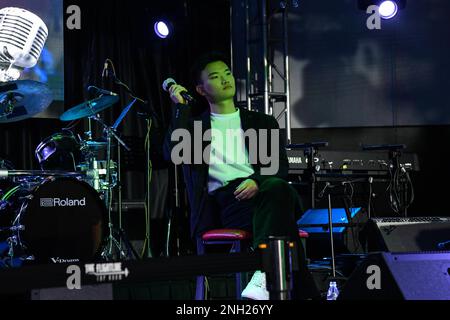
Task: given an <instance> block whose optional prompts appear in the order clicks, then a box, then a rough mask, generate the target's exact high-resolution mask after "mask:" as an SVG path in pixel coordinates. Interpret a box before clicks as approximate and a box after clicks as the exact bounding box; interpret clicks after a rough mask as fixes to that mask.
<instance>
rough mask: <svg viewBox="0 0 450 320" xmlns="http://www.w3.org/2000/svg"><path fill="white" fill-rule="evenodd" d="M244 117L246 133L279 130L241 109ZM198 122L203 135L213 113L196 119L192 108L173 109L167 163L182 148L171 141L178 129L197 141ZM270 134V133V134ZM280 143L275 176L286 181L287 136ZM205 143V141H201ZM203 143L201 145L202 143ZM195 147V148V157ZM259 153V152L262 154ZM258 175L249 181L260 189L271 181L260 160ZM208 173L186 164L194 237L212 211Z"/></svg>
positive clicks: (271, 121) (202, 167) (270, 119)
mask: <svg viewBox="0 0 450 320" xmlns="http://www.w3.org/2000/svg"><path fill="white" fill-rule="evenodd" d="M240 115H241V125H242V129H243V130H244V131H246V130H247V129H251V128H252V129H255V130H256V131H257V132H258V129H269V130H270V129H279V126H278V122H277V121H276V120H275V118H274V117H272V116H268V115H266V114H263V113H258V112H253V111H248V110H246V109H240ZM194 121H201V123H202V134H201V137H203V133H204V132H205V131H207V130H208V129H211V118H210V112H209V110H208V111H207V112H205V113H203V114H202V115H201V116H200V117H192V116H191V109H190V107H188V106H186V105H182V104H178V105H176V106H175V107H174V109H173V114H172V121H171V124H170V126H169V130H168V132H167V134H166V139H165V143H164V157H165V158H166V160H167V161H170V159H171V151H172V148H173V147H174V146H175V145H176V144H178V142H172V141H171V135H172V132H173V131H174V130H176V129H179V128H183V129H187V130H188V131H189V132H190V133H191V137H194V129H193V128H194ZM269 133H270V131H269ZM279 136H280V142H279V159H278V160H279V169H278V173H277V174H276V175H273V176H277V177H280V178H283V179H285V178H286V177H287V174H288V160H287V155H286V148H285V142H284V138H283V136H282V135H281V134H280V135H279ZM200 139H202V138H200ZM270 141H271V140H270V135H269V139H268V149H269V152H268V154H269V155H270V154H271V150H270ZM198 142H199V141H197V143H198ZM194 143H195V142H194V139H193V138H192V144H193V145H194ZM209 144H210V142H209V141H206V142H204V141H203V143H202V151H203V150H205V148H206V147H207V146H208V145H209ZM245 145H246V149H247V151H248V150H249V145H248V140H247V139H246V141H245ZM259 146H260V141H259V138H258V150H259ZM193 149H194V147H193V146H192V150H191V155H192V157H193V155H194V150H193ZM258 152H259V151H258ZM252 166H253V170H254V171H255V173H254V174H253V175H251V176H250V177H249V179H253V180H255V181H256V182H257V183H258V184H259V185H260V184H261V183H262V182H263V181H264V180H265V179H267V178H268V177H270V176H267V175H261V168H263V167H268V165H265V166H264V165H262V164H261V163H260V159H259V157H258V161H257V163H256V164H252ZM208 172H209V165H208V164H207V163H204V162H203V161H202V164H183V175H184V181H185V184H186V190H187V194H188V199H189V203H190V207H191V234H192V235H195V234H196V233H197V226H198V223H199V219H201V217H202V215H203V214H204V212H205V211H207V210H206V208H208V205H207V203H206V202H207V201H208V198H209V197H207V194H208Z"/></svg>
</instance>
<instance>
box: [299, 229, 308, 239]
mask: <svg viewBox="0 0 450 320" xmlns="http://www.w3.org/2000/svg"><path fill="white" fill-rule="evenodd" d="M298 235H299V236H300V238H309V233H308V232H306V231H303V230H298Z"/></svg>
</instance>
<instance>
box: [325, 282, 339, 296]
mask: <svg viewBox="0 0 450 320" xmlns="http://www.w3.org/2000/svg"><path fill="white" fill-rule="evenodd" d="M338 296H339V290H338V287H337V284H336V281H331V282H330V287H329V288H328V293H327V300H337V297H338Z"/></svg>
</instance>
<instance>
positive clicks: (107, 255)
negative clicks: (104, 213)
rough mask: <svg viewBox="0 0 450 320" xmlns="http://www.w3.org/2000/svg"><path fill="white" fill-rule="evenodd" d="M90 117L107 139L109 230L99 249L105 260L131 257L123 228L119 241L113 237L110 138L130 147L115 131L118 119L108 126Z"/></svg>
mask: <svg viewBox="0 0 450 320" xmlns="http://www.w3.org/2000/svg"><path fill="white" fill-rule="evenodd" d="M133 103H134V101H133ZM130 107H131V105H130ZM128 110H129V108H127V109H125V110H124V111H128ZM123 117H124V116H122V115H121V117H119V120H120V121H121V120H122V119H123ZM91 118H92V119H93V120H95V121H97V122H98V123H100V124H101V125H102V126H103V130H104V132H105V133H106V139H107V150H106V154H107V155H106V186H107V190H106V193H105V199H104V200H105V204H106V207H107V208H108V231H109V233H108V237H107V239H106V245H105V246H104V248H103V249H102V251H101V257H102V258H103V259H105V260H107V261H110V260H114V258H118V259H119V260H122V259H127V258H131V252H133V253H134V254H135V256H136V257H137V255H136V253H135V252H134V250H132V247H131V245H130V244H129V243H128V240H127V238H126V236H125V234H124V231H123V230H121V229H120V230H119V232H118V236H119V238H120V241H118V240H117V239H116V238H115V237H114V225H113V222H112V215H111V213H112V191H113V186H112V183H111V158H112V156H111V151H112V139H113V138H114V139H116V140H117V142H118V143H119V144H120V145H122V146H123V147H124V148H125V149H126V150H127V151H130V148H129V147H128V146H127V145H126V144H125V142H123V141H122V139H120V137H119V136H118V135H117V133H116V128H117V126H118V124H119V123H120V121H119V122H117V121H116V123H115V124H114V125H113V126H112V127H109V126H107V125H106V124H105V123H104V122H103V121H102V120H101V119H100V118H99V117H98V116H93V117H91ZM119 212H120V211H119ZM121 220H122V218H121V217H119V224H120V225H121ZM122 241H124V242H125V246H126V248H127V253H126V252H125V251H124V250H123V247H122ZM114 248H115V249H116V250H117V253H118V256H117V255H115V253H114Z"/></svg>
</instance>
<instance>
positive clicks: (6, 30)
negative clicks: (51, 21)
mask: <svg viewBox="0 0 450 320" xmlns="http://www.w3.org/2000/svg"><path fill="white" fill-rule="evenodd" d="M47 37H48V29H47V26H46V25H45V23H44V21H42V19H41V18H39V17H38V16H37V15H35V14H34V13H32V12H30V11H27V10H25V9H20V8H14V7H7V8H3V9H1V10H0V47H2V48H6V50H2V51H1V52H0V64H1V63H3V64H4V63H6V64H10V63H12V62H14V65H16V66H18V67H21V68H31V67H34V66H35V65H36V63H37V61H38V59H39V56H40V55H41V52H42V50H43V48H44V46H45V42H46V41H47Z"/></svg>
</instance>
